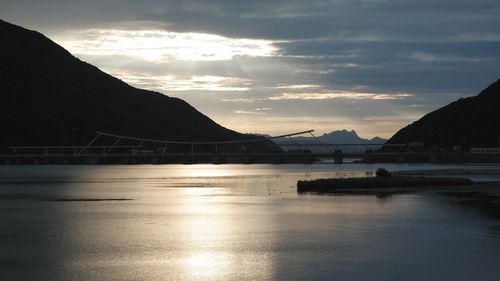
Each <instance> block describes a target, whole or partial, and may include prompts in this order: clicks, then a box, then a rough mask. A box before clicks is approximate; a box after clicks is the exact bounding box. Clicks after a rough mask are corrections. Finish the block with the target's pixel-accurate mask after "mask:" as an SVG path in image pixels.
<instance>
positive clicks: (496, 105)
mask: <svg viewBox="0 0 500 281" xmlns="http://www.w3.org/2000/svg"><path fill="white" fill-rule="evenodd" d="M499 136H500V80H497V81H496V82H495V83H493V84H491V85H490V86H489V87H488V88H486V89H485V90H483V91H482V92H481V93H480V94H479V95H477V96H473V97H468V98H461V99H459V100H457V101H455V102H452V103H450V104H449V105H447V106H445V107H442V108H440V109H438V110H436V111H433V112H431V113H429V114H427V115H425V116H424V117H422V118H421V119H420V120H418V121H416V122H414V123H412V124H410V125H408V126H406V127H405V128H403V129H401V130H399V131H398V132H397V133H396V134H395V135H394V136H393V137H392V138H391V139H389V141H388V143H392V144H394V143H410V142H422V143H424V144H425V145H427V146H446V147H451V146H455V145H460V146H463V147H492V146H495V147H496V146H499V145H500V144H499V141H500V139H499Z"/></svg>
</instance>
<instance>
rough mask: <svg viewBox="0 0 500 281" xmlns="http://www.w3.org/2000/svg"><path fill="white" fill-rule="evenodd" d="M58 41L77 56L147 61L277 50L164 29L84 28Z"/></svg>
mask: <svg viewBox="0 0 500 281" xmlns="http://www.w3.org/2000/svg"><path fill="white" fill-rule="evenodd" d="M58 41H59V43H61V44H62V45H63V46H64V47H66V48H68V49H69V50H70V51H71V52H73V53H75V54H77V55H93V56H95V55H108V56H109V55H123V56H130V57H137V58H141V59H144V60H147V61H151V62H156V61H164V60H169V59H176V60H181V61H221V60H230V59H232V58H233V57H235V56H248V57H266V56H272V55H275V54H277V53H278V52H279V49H278V48H276V47H275V46H274V45H273V41H269V40H256V39H242V38H228V37H224V36H220V35H215V34H206V33H192V32H190V33H180V32H170V31H164V30H120V29H88V30H79V31H74V32H72V33H68V34H66V35H65V36H64V37H62V38H60V39H59V40H58Z"/></svg>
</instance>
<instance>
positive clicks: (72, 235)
mask: <svg viewBox="0 0 500 281" xmlns="http://www.w3.org/2000/svg"><path fill="white" fill-rule="evenodd" d="M378 166H380V165H377V166H370V165H355V164H352V165H351V164H345V165H305V166H304V165H219V166H214V165H157V166H149V165H145V166H24V167H20V166H19V167H14V166H3V167H2V166H0V280H499V279H498V278H499V277H498V276H500V266H499V265H500V224H499V222H498V221H496V220H493V219H491V217H489V216H486V215H485V214H484V213H481V212H479V211H478V210H475V209H473V208H469V207H467V206H464V205H463V204H459V203H457V202H455V201H454V200H453V199H451V198H447V197H444V196H439V195H417V194H408V195H397V196H392V197H388V198H377V197H375V196H319V195H298V194H297V193H296V188H295V183H296V181H297V180H298V179H313V178H320V177H346V176H365V175H367V173H368V175H369V174H370V173H371V172H373V171H374V170H375V169H376V168H377V167H378ZM384 167H386V168H388V169H390V170H396V169H398V170H414V169H436V168H455V167H448V166H446V167H443V166H440V167H436V166H403V165H399V166H397V165H384ZM472 168H473V169H476V168H481V169H493V170H494V169H499V167H472ZM475 177H476V178H479V179H481V178H484V179H488V180H491V179H492V178H495V176H492V175H484V176H481V175H475Z"/></svg>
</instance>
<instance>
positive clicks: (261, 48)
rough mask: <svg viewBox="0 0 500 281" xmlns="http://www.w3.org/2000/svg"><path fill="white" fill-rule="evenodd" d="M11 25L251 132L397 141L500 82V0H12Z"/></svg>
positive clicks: (1, 13)
mask: <svg viewBox="0 0 500 281" xmlns="http://www.w3.org/2000/svg"><path fill="white" fill-rule="evenodd" d="M0 18H1V19H3V20H6V21H9V22H12V23H14V24H18V25H21V26H24V27H26V28H29V29H35V30H38V31H40V32H42V33H44V34H45V35H47V36H48V37H50V38H51V39H53V40H54V41H56V42H57V43H59V44H61V45H62V46H63V47H65V48H67V49H68V50H69V51H70V52H72V53H73V54H74V55H75V56H77V57H79V58H80V59H82V60H85V61H87V62H89V63H92V64H94V65H96V66H98V67H99V68H101V69H102V70H104V71H106V72H108V73H110V74H112V75H115V76H117V77H119V78H121V79H122V80H124V81H126V82H128V83H130V84H132V85H134V86H137V87H141V88H147V89H151V90H155V91H159V92H161V93H164V94H166V95H169V96H175V97H179V98H182V99H184V100H186V101H187V102H189V103H191V104H192V105H193V106H195V107H196V108H197V109H198V110H199V111H201V112H203V113H204V114H206V115H208V116H209V117H211V118H212V119H214V120H215V121H217V122H219V123H220V124H222V125H224V126H226V127H229V128H231V129H234V130H238V131H240V132H245V133H255V132H258V133H268V134H280V133H286V132H294V131H301V130H307V129H315V130H316V132H317V133H319V134H321V133H324V132H329V131H332V130H337V129H344V128H345V129H349V130H351V129H354V130H356V131H358V133H359V134H360V135H361V136H363V137H374V136H376V135H377V136H381V137H390V136H391V135H392V134H394V133H395V132H396V131H397V130H398V129H399V128H401V127H403V126H405V125H407V124H408V123H411V122H413V121H415V120H416V119H418V118H419V117H421V116H423V115H424V114H425V113H428V112H430V111H432V110H434V109H437V108H439V107H441V106H443V105H446V104H448V103H449V102H451V101H453V100H455V99H458V98H460V97H465V96H470V95H475V94H477V93H478V92H479V91H480V90H482V89H483V88H485V87H486V86H488V85H489V84H491V83H492V82H494V81H495V80H497V79H498V78H500V67H499V65H500V28H499V27H500V1H498V0H474V1H471V0H418V1H416V0H350V1H349V0H331V1H326V0H308V1H305V0H303V1H289V0H288V1H272V0H267V1H261V0H253V1H248V0H247V1H235V0H219V1H193V0H183V1H168V0H161V1H160V0H143V1H132V0H121V1H119V0H111V1H106V0H100V1H97V0H87V1H71V0H45V1H39V0H30V1H24V0H15V1H6V0H0Z"/></svg>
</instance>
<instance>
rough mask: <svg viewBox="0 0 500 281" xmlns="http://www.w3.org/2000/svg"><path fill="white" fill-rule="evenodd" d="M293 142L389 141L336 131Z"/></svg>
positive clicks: (296, 138)
mask: <svg viewBox="0 0 500 281" xmlns="http://www.w3.org/2000/svg"><path fill="white" fill-rule="evenodd" d="M293 141H295V142H301V143H318V141H319V142H322V143H328V144H384V143H385V142H386V141H387V140H385V139H383V138H379V137H374V138H372V139H364V138H361V137H360V136H358V134H357V133H356V131H354V130H351V131H348V130H345V129H344V130H336V131H332V132H330V133H327V134H323V135H321V136H318V137H316V138H314V137H294V138H293ZM275 142H279V143H289V142H291V141H290V140H289V139H281V140H275Z"/></svg>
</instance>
